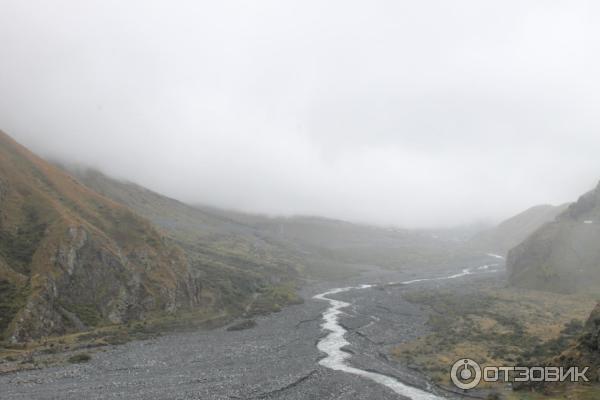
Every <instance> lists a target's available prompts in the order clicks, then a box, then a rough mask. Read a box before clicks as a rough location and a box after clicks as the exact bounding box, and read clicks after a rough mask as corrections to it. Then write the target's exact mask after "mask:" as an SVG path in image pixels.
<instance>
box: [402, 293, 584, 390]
mask: <svg viewBox="0 0 600 400" xmlns="http://www.w3.org/2000/svg"><path fill="white" fill-rule="evenodd" d="M405 298H406V299H407V300H409V301H411V302H415V303H418V304H423V305H425V306H427V307H428V309H430V310H431V314H430V317H429V320H428V325H429V326H430V327H431V333H430V334H429V335H427V336H424V337H421V338H419V339H417V340H415V341H412V342H408V343H404V344H401V345H399V346H397V347H396V348H395V349H394V350H393V351H392V354H393V355H394V356H395V357H396V358H397V359H398V360H400V361H402V362H403V363H405V364H407V365H410V366H412V367H415V368H417V369H419V370H421V371H422V372H423V373H425V374H426V375H428V376H430V377H431V378H432V379H433V380H435V381H436V382H437V383H439V384H441V385H449V384H450V383H449V379H448V378H449V375H448V369H449V366H450V365H452V363H453V362H455V361H456V360H458V359H460V358H464V357H469V358H477V359H475V361H477V362H479V363H481V364H482V365H484V366H485V365H531V364H532V363H537V364H540V363H544V362H546V361H547V360H548V359H551V358H553V357H556V356H557V355H559V354H560V353H561V351H563V350H565V349H566V348H568V347H569V346H570V345H572V344H573V343H575V341H576V340H577V338H578V336H579V334H581V330H582V322H581V321H582V320H584V319H585V318H587V316H588V315H589V312H590V310H591V309H592V308H593V306H594V304H595V299H594V298H593V297H592V296H577V295H556V294H552V293H545V292H534V291H531V292H527V291H519V290H515V289H511V288H503V287H498V286H494V285H491V284H490V285H484V286H482V287H480V288H465V289H464V290H461V291H450V290H444V289H440V290H433V291H426V292H425V291H418V290H410V291H408V292H407V293H406V295H405ZM542 365H543V364H542ZM484 387H485V385H484Z"/></svg>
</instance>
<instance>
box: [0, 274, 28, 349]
mask: <svg viewBox="0 0 600 400" xmlns="http://www.w3.org/2000/svg"><path fill="white" fill-rule="evenodd" d="M28 293H29V286H25V287H22V288H19V287H18V286H17V285H15V284H13V283H11V282H9V281H8V280H6V279H0V338H4V337H3V333H4V331H5V330H6V328H7V327H8V325H9V324H10V322H11V321H12V319H13V318H14V316H15V315H16V314H17V312H18V311H19V310H20V309H21V308H22V307H23V306H24V305H25V302H26V300H27V296H28Z"/></svg>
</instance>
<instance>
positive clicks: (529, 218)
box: [470, 204, 568, 255]
mask: <svg viewBox="0 0 600 400" xmlns="http://www.w3.org/2000/svg"><path fill="white" fill-rule="evenodd" d="M567 207H568V204H563V205H560V206H552V205H539V206H534V207H531V208H529V209H527V210H525V211H523V212H521V213H519V214H517V215H515V216H514V217H511V218H509V219H507V220H505V221H503V222H501V223H500V224H498V225H497V226H495V227H494V228H492V229H488V230H485V231H483V232H481V233H479V234H477V235H475V236H474V237H473V238H472V239H471V241H470V242H471V245H472V246H475V247H478V248H481V249H482V250H484V251H486V252H492V253H497V254H502V255H506V254H507V253H508V251H509V250H510V249H512V248H513V247H515V246H516V245H518V244H519V243H521V242H522V241H524V240H525V239H526V238H527V237H528V236H529V235H531V234H532V233H533V232H535V231H536V230H537V229H538V228H540V227H541V226H542V225H544V224H545V223H546V222H550V221H553V220H554V218H556V217H557V216H558V215H559V214H560V213H562V212H563V211H564V210H566V208H567Z"/></svg>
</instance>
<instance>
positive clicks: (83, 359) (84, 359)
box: [68, 353, 92, 364]
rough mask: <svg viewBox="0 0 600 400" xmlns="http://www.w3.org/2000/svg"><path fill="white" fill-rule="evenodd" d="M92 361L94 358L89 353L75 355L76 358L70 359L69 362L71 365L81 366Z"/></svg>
mask: <svg viewBox="0 0 600 400" xmlns="http://www.w3.org/2000/svg"><path fill="white" fill-rule="evenodd" d="M91 359H92V356H91V355H89V354H88V353H79V354H75V355H74V356H71V357H69V360H68V361H69V362H70V363H71V364H81V363H86V362H88V361H90V360H91Z"/></svg>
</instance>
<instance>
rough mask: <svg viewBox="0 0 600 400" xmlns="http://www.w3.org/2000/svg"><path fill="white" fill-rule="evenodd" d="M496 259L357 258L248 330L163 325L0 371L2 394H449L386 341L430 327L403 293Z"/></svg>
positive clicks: (467, 276)
mask: <svg viewBox="0 0 600 400" xmlns="http://www.w3.org/2000/svg"><path fill="white" fill-rule="evenodd" d="M486 260H487V262H486ZM486 265H488V267H486V268H483V267H484V266H486ZM500 268H501V267H500V266H499V264H498V260H497V259H496V260H494V258H492V257H489V256H484V257H483V258H474V259H473V260H472V261H471V262H470V263H469V265H462V266H453V267H448V268H447V269H446V270H437V271H436V272H435V273H432V272H430V273H422V274H419V271H411V272H410V273H409V272H390V271H385V270H382V269H379V268H377V267H368V266H365V268H364V270H365V272H364V273H363V274H362V275H361V276H359V277H354V278H352V279H349V280H346V281H343V282H322V283H318V284H317V283H315V284H312V285H308V286H307V287H306V288H305V289H304V290H303V292H302V295H303V297H304V298H305V299H306V301H305V303H304V304H301V305H296V306H291V307H287V308H285V309H284V310H283V311H281V312H279V313H276V314H271V315H268V316H265V317H261V318H258V319H257V326H256V327H254V328H252V329H248V330H243V331H235V332H229V331H226V329H225V328H220V329H216V330H210V331H206V330H199V331H195V332H182V333H175V334H168V335H165V336H162V337H159V338H157V339H152V340H146V341H138V342H132V343H128V344H125V345H121V346H111V347H107V348H105V349H103V350H102V351H99V352H96V353H94V354H93V358H92V360H91V361H90V362H89V363H87V364H78V365H65V366H59V367H50V368H45V369H41V370H33V371H24V372H20V373H16V374H10V375H4V376H0V399H82V398H85V399H369V400H371V399H405V398H413V399H414V400H421V399H423V400H424V399H427V400H429V399H439V398H456V397H455V395H453V394H451V393H446V392H444V391H442V390H441V389H438V388H435V387H433V386H432V385H431V384H430V383H429V382H428V381H427V379H426V378H425V377H423V376H420V375H419V373H418V372H415V371H412V370H410V369H407V368H404V367H402V366H400V365H399V364H398V363H396V362H395V361H394V360H392V359H390V357H389V351H390V350H391V348H392V347H393V346H395V345H398V344H399V343H402V342H404V341H407V340H411V339H414V338H417V337H419V336H421V335H424V334H426V333H427V331H428V330H427V329H428V328H427V326H426V324H425V322H426V320H427V312H426V311H425V310H423V309H422V308H421V307H420V306H418V305H414V304H411V303H409V302H407V301H405V300H404V299H403V298H402V293H403V291H404V290H406V286H407V285H421V286H422V287H423V288H424V290H426V289H427V288H428V287H431V286H440V285H446V286H449V285H454V286H455V287H457V290H459V288H460V286H461V285H465V284H469V282H471V281H472V282H476V281H477V280H481V279H497V276H498V274H496V273H492V272H493V271H496V270H499V269H500ZM447 278H453V279H447ZM413 287H414V286H413ZM339 288H343V289H339ZM315 296H316V298H315ZM332 334H333V335H334V336H335V337H333V338H332V339H334V340H330V341H329V342H328V337H331V335H332ZM342 341H343V342H342ZM340 357H341V358H340ZM342 365H343V366H344V368H341V367H340V366H342ZM453 396H454V397H453Z"/></svg>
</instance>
